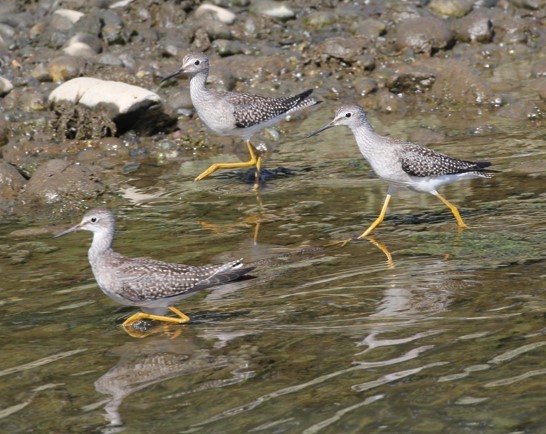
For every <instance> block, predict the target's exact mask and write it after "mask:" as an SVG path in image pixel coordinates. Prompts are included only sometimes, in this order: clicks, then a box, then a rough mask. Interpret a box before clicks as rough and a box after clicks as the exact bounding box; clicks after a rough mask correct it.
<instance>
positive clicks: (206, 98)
mask: <svg viewBox="0 0 546 434" xmlns="http://www.w3.org/2000/svg"><path fill="white" fill-rule="evenodd" d="M180 74H186V75H187V76H188V77H190V97H191V101H192V104H193V106H194V107H195V110H196V111H197V114H198V115H199V118H200V119H201V120H202V121H203V122H204V123H205V124H206V125H207V127H208V128H210V129H211V130H212V131H214V132H215V133H217V134H219V135H222V136H239V137H242V138H243V139H244V140H245V141H246V145H247V148H248V152H249V153H250V160H249V161H246V162H239V163H220V164H213V165H212V166H210V167H209V168H208V169H207V170H205V171H204V172H203V173H201V174H200V175H199V176H198V177H197V178H195V180H196V181H199V180H201V179H203V178H206V177H207V176H209V175H210V174H211V173H213V172H215V171H216V170H219V169H233V168H250V167H255V168H256V177H255V179H256V184H255V188H257V187H258V186H259V181H260V168H261V164H262V156H261V154H260V152H259V151H258V150H257V149H256V148H255V147H254V146H253V145H252V144H251V143H250V139H251V138H252V136H253V135H254V134H256V133H257V132H259V131H261V130H263V129H264V128H267V127H270V126H272V125H274V124H275V123H277V122H278V121H280V120H281V119H283V118H285V117H286V116H288V115H290V114H292V113H295V112H297V111H299V110H301V109H304V108H306V107H311V106H313V105H316V104H319V103H320V101H317V100H315V99H313V98H310V97H309V95H311V93H312V92H313V90H312V89H309V90H307V91H305V92H302V93H300V94H298V95H294V96H287V97H279V98H270V97H265V96H260V95H254V94H249V93H237V92H220V91H217V90H215V89H209V88H207V86H206V81H207V76H208V74H209V59H208V58H207V56H205V55H204V54H203V53H190V54H188V55H186V56H185V57H184V59H183V61H182V67H181V68H180V69H179V70H178V71H176V72H174V73H172V74H170V75H168V76H166V77H164V78H163V79H162V80H161V82H162V83H163V82H164V81H166V80H169V79H171V78H173V77H176V76H177V75H180Z"/></svg>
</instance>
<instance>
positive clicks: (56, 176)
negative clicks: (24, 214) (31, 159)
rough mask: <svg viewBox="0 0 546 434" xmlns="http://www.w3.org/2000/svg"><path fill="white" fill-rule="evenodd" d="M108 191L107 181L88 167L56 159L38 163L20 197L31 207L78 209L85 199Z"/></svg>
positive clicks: (20, 199) (23, 202) (22, 201)
mask: <svg viewBox="0 0 546 434" xmlns="http://www.w3.org/2000/svg"><path fill="white" fill-rule="evenodd" d="M105 191H106V187H105V186H104V184H103V183H102V182H101V181H100V180H99V178H98V176H97V175H96V174H95V173H94V172H92V171H91V170H90V169H89V168H88V167H86V166H84V165H82V164H79V163H73V162H70V161H66V160H58V159H54V160H48V161H46V162H44V163H43V164H41V165H40V166H39V167H38V169H37V170H36V172H35V173H34V175H33V176H32V178H31V179H30V181H28V183H27V184H26V186H25V188H24V190H23V191H22V192H21V194H20V195H19V201H20V202H21V204H23V205H24V206H31V207H32V206H40V207H42V206H46V205H58V206H61V207H62V208H63V209H78V208H79V207H80V206H81V201H82V200H83V199H95V198H97V197H98V196H99V195H100V194H102V193H104V192H105Z"/></svg>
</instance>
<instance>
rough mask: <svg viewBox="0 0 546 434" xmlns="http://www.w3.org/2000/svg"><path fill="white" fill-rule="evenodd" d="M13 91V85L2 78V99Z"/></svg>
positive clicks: (0, 96) (0, 87) (0, 81)
mask: <svg viewBox="0 0 546 434" xmlns="http://www.w3.org/2000/svg"><path fill="white" fill-rule="evenodd" d="M12 90H13V84H11V81H9V80H8V79H7V78H4V77H0V98H3V97H5V96H6V95H7V94H8V93H10V92H11V91H12Z"/></svg>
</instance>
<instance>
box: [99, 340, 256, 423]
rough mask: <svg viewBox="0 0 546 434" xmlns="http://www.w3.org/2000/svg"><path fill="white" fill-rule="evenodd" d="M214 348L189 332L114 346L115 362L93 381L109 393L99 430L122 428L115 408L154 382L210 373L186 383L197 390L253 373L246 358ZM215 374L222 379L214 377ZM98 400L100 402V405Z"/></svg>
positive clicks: (194, 390)
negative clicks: (102, 422) (117, 356)
mask: <svg viewBox="0 0 546 434" xmlns="http://www.w3.org/2000/svg"><path fill="white" fill-rule="evenodd" d="M221 343H222V344H223V345H225V343H223V342H221ZM217 346H218V345H217ZM215 351H216V350H215V349H214V348H212V346H211V345H210V344H209V342H206V340H204V339H200V338H199V337H197V336H195V335H189V334H188V335H183V336H182V337H181V338H178V339H176V340H172V339H169V338H167V337H164V336H154V337H153V338H150V339H146V340H138V341H131V342H128V343H126V344H124V345H122V346H121V347H118V348H116V349H114V350H113V351H112V352H113V353H114V354H115V355H119V357H120V358H119V361H118V363H117V364H116V365H115V366H114V367H112V368H111V369H110V370H108V371H107V372H106V373H105V374H104V375H102V376H101V377H100V378H98V379H97V380H96V381H95V383H94V385H95V389H96V390H97V392H99V393H102V394H104V395H110V396H111V398H110V399H109V400H108V401H107V403H106V405H105V406H104V411H105V418H106V420H107V421H108V423H109V424H108V426H106V427H105V428H104V429H103V430H102V432H104V433H115V432H121V431H124V430H125V429H126V426H124V422H123V419H122V416H121V414H120V410H119V409H120V406H121V405H122V403H123V401H124V400H125V399H126V398H127V397H128V396H129V395H132V394H134V393H136V392H139V391H142V390H143V389H146V388H148V387H150V386H152V385H154V384H157V383H161V382H164V381H169V380H173V379H175V378H177V377H181V376H189V375H196V376H200V377H203V376H207V377H210V376H211V373H212V372H214V373H215V374H214V377H215V379H214V380H210V381H203V382H196V381H191V382H190V383H191V384H199V386H197V387H198V389H199V390H204V389H207V388H222V387H226V386H229V385H232V384H236V383H240V382H242V381H245V380H246V379H248V378H250V377H251V376H252V375H253V374H252V371H247V370H246V367H247V364H248V359H247V358H246V357H244V356H241V355H240V354H237V355H230V354H229V353H227V354H226V352H225V351H223V352H222V353H221V354H220V353H218V354H215ZM219 375H220V376H222V377H223V378H218V376H219ZM196 391H198V390H196V389H195V387H194V388H192V389H191V390H182V391H180V393H179V395H180V394H182V395H186V394H191V393H194V392H196ZM167 398H168V397H162V399H167ZM102 403H104V401H102V402H101V403H100V404H102ZM91 408H96V404H94V405H91V406H89V409H91Z"/></svg>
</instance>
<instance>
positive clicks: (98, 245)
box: [88, 232, 114, 264]
mask: <svg viewBox="0 0 546 434" xmlns="http://www.w3.org/2000/svg"><path fill="white" fill-rule="evenodd" d="M113 240H114V234H113V233H109V232H95V233H94V234H93V242H92V243H91V247H90V248H89V252H88V256H89V262H90V263H91V264H93V263H95V262H96V261H97V259H99V258H101V257H103V256H104V255H105V254H107V253H108V252H110V251H111V250H112V241H113Z"/></svg>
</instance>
